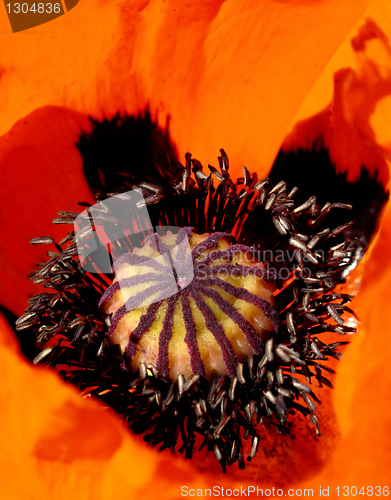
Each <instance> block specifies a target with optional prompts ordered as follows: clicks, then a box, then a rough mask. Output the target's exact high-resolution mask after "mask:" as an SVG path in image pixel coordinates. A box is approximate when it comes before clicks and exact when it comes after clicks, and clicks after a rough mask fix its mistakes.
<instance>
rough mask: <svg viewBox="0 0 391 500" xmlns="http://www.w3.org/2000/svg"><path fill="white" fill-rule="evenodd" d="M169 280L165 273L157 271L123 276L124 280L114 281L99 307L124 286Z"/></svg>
mask: <svg viewBox="0 0 391 500" xmlns="http://www.w3.org/2000/svg"><path fill="white" fill-rule="evenodd" d="M165 280H167V276H166V275H165V274H156V273H146V274H138V275H136V276H131V277H130V278H123V279H122V280H119V281H116V282H115V283H113V284H112V285H111V286H110V287H109V288H108V289H107V290H106V291H105V293H104V294H103V295H102V298H101V299H100V301H99V307H101V306H102V304H105V303H106V302H109V301H110V300H111V299H112V298H113V296H114V294H115V292H118V291H119V290H121V289H122V288H129V287H132V286H135V285H139V284H141V283H150V282H154V281H165Z"/></svg>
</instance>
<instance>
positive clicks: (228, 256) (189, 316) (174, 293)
mask: <svg viewBox="0 0 391 500" xmlns="http://www.w3.org/2000/svg"><path fill="white" fill-rule="evenodd" d="M191 231H192V229H191V228H183V229H181V230H180V231H179V233H178V235H177V236H176V240H175V244H176V248H175V249H174V250H173V249H171V248H168V247H167V246H166V244H165V242H164V237H163V238H162V237H160V236H158V235H150V236H148V237H147V238H146V240H145V241H148V242H149V243H150V244H151V243H152V245H155V247H156V249H157V250H156V251H157V252H158V254H159V255H158V257H160V255H162V254H161V253H160V252H162V251H163V252H164V256H165V262H170V266H168V265H167V266H165V265H161V264H160V263H158V262H156V261H154V259H153V258H151V257H149V258H144V256H142V255H134V254H125V255H124V256H122V257H121V259H119V261H120V262H122V263H124V262H126V263H127V264H128V265H130V266H139V265H141V266H145V265H148V266H149V267H151V268H152V269H153V270H152V271H151V272H148V273H144V274H140V275H136V276H131V277H129V278H122V279H121V281H120V282H116V283H114V284H113V285H112V286H111V287H110V288H109V289H108V290H107V291H106V292H105V294H104V295H103V297H102V299H101V303H102V304H107V303H108V302H109V301H110V300H111V299H112V298H113V296H114V294H115V292H117V291H119V290H120V289H121V288H122V287H123V286H124V287H125V288H132V287H133V286H136V285H140V284H142V283H145V284H151V285H152V283H153V282H157V283H156V284H153V285H152V286H149V287H148V288H145V289H144V290H142V291H138V292H137V293H135V294H134V295H133V296H132V297H130V299H129V300H128V301H127V302H126V304H124V305H123V306H122V307H120V308H119V309H118V310H117V311H116V312H115V314H114V316H113V318H112V326H111V327H110V329H109V331H108V336H111V335H112V334H113V333H114V331H115V329H116V328H117V327H118V324H119V322H120V320H121V319H122V318H123V317H124V316H125V314H126V313H127V312H128V311H129V310H130V309H134V308H135V306H137V304H140V303H141V302H142V301H143V300H146V299H147V298H148V297H149V296H151V295H152V294H153V293H156V292H158V291H160V292H161V294H160V296H159V300H158V301H156V302H154V303H153V304H151V305H150V306H149V307H148V309H147V312H146V313H145V314H143V315H142V316H141V318H140V320H139V323H138V326H137V327H136V328H135V330H133V332H132V333H131V334H130V338H129V342H128V345H127V347H126V350H125V358H126V361H127V365H128V366H130V365H131V359H132V358H133V357H134V356H135V355H136V353H137V350H138V345H139V342H140V340H141V338H142V337H143V336H144V335H148V333H149V332H150V331H151V327H152V324H153V322H154V320H155V319H156V317H157V314H158V313H159V308H160V306H161V305H162V304H163V303H165V304H166V312H165V316H164V320H163V323H162V326H161V329H160V331H159V332H155V331H154V337H153V338H151V342H153V343H155V342H157V341H158V344H159V345H158V359H157V366H156V368H157V370H158V371H159V373H161V375H163V376H169V367H170V359H169V349H168V347H169V343H170V340H171V338H172V334H173V328H174V314H175V308H176V306H177V304H178V303H179V301H180V303H181V304H182V314H183V320H184V326H185V332H184V333H185V335H184V341H185V343H186V345H187V350H188V354H189V358H190V366H191V370H192V372H193V373H194V374H197V375H200V376H203V377H205V366H204V364H203V362H202V359H201V353H200V350H199V346H198V340H197V336H198V329H197V324H196V322H195V320H194V316H193V311H192V307H194V306H192V305H191V304H190V300H189V297H191V298H192V300H193V301H194V302H195V305H196V307H197V309H198V310H199V311H200V312H201V313H202V315H203V317H204V320H205V326H206V328H207V329H208V330H209V331H210V332H211V333H212V334H213V336H214V338H215V339H216V342H217V344H218V345H219V347H220V350H221V355H222V360H223V362H224V364H225V366H226V370H227V372H228V373H229V375H230V376H232V377H233V376H235V375H236V368H237V363H238V360H237V356H236V352H235V350H234V348H233V347H232V345H231V343H230V341H229V340H228V338H227V336H226V334H225V331H224V328H223V326H222V325H221V324H220V322H219V320H218V319H217V317H216V315H215V313H214V312H213V311H212V309H211V308H210V307H209V305H208V304H207V302H206V301H205V300H204V298H206V297H208V298H209V299H212V300H213V301H214V303H215V304H216V305H217V306H218V308H219V309H220V310H221V311H222V312H223V313H224V314H225V315H226V316H227V317H229V318H230V319H231V320H232V321H233V322H234V323H235V324H236V325H238V327H239V328H240V330H241V331H242V332H243V333H244V334H245V336H246V339H247V342H248V344H249V346H250V347H251V349H252V350H253V353H254V354H257V355H262V354H263V352H264V343H263V341H262V339H261V337H260V335H259V333H258V332H257V331H256V329H255V328H254V327H253V326H252V325H251V323H250V322H249V320H248V319H246V318H245V317H244V316H243V315H242V314H241V313H240V312H239V311H238V310H237V309H236V308H235V307H234V306H233V305H232V304H231V303H230V302H229V301H228V300H226V299H225V298H224V297H223V296H222V295H221V294H220V293H219V292H218V291H217V290H216V287H218V288H220V289H221V290H223V291H224V292H226V293H228V294H229V295H231V296H232V297H235V298H237V299H241V300H244V301H246V302H248V303H250V304H253V305H255V306H256V307H257V308H258V309H259V310H260V311H261V312H262V313H263V314H264V315H265V316H266V317H267V318H268V319H270V320H271V322H272V324H273V325H274V329H275V331H276V332H278V329H279V318H278V313H277V311H276V310H275V309H274V307H273V306H272V305H271V304H270V303H269V302H268V301H267V300H265V299H262V298H261V297H259V296H258V295H254V294H252V293H251V292H249V291H248V290H246V289H245V288H243V287H236V286H234V285H232V284H231V283H229V282H227V281H224V280H223V279H221V278H220V277H218V275H219V274H220V275H221V274H222V273H228V274H229V275H231V276H242V277H245V276H249V275H255V276H257V277H259V278H261V279H263V280H265V281H267V282H275V281H276V280H275V276H274V274H273V273H270V272H268V271H266V270H264V269H261V268H260V267H256V266H251V265H245V264H236V265H235V264H232V259H233V258H234V257H235V256H236V255H237V254H239V253H244V254H247V253H249V252H251V253H252V252H253V249H252V248H251V247H247V246H245V245H238V244H235V240H234V238H233V236H232V235H230V234H228V233H221V232H219V233H212V234H211V235H209V236H208V237H207V238H206V239H205V240H204V241H202V242H201V243H199V244H198V245H196V246H195V248H193V250H192V251H191V252H190V251H189V246H188V241H189V240H190V239H191V235H192V233H191ZM222 239H227V240H228V241H229V242H230V243H231V244H232V246H231V247H230V248H228V249H225V250H219V249H218V242H219V241H220V240H222ZM154 242H155V243H154ZM213 249H215V250H214V251H213ZM210 250H212V251H211V252H209V253H208V254H207V255H202V254H203V253H204V252H208V251H210ZM197 259H198V260H197ZM221 259H223V260H225V261H227V263H226V264H221V263H219V264H215V262H216V260H220V262H221ZM116 266H118V261H117V264H116ZM189 270H190V271H193V270H194V278H193V279H192V280H189V279H188V278H189V275H190V273H189ZM162 272H163V273H162ZM186 280H187V281H186ZM183 283H184V286H182V284H183ZM171 288H172V290H171ZM167 290H168V291H171V293H170V295H168V294H167ZM157 339H158V340H157Z"/></svg>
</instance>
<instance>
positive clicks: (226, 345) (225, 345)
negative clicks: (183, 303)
mask: <svg viewBox="0 0 391 500" xmlns="http://www.w3.org/2000/svg"><path fill="white" fill-rule="evenodd" d="M190 296H191V297H192V298H193V299H194V300H195V303H196V304H197V307H198V309H199V310H200V311H201V313H202V315H203V316H204V318H205V325H206V327H207V328H208V330H209V331H210V332H211V333H212V334H213V336H214V338H215V339H216V342H217V343H218V345H219V347H220V349H221V353H222V356H223V360H224V363H225V366H226V368H227V371H228V374H229V376H230V377H234V376H235V374H236V365H237V363H238V360H237V357H236V353H235V351H234V349H233V347H232V346H231V344H230V342H229V340H228V339H227V337H226V335H225V331H224V328H223V327H222V326H221V325H220V323H219V322H218V321H217V319H216V316H215V315H214V313H213V311H212V310H211V309H210V307H209V306H208V305H207V304H206V302H205V301H204V299H203V298H202V297H201V296H200V295H199V293H198V292H197V291H195V290H191V292H190Z"/></svg>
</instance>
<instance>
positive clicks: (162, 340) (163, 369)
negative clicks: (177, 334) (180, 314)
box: [156, 295, 177, 376]
mask: <svg viewBox="0 0 391 500" xmlns="http://www.w3.org/2000/svg"><path fill="white" fill-rule="evenodd" d="M176 305H177V296H176V295H173V296H172V297H170V298H169V299H167V309H166V314H165V316H164V321H163V327H162V332H161V334H160V337H159V353H158V357H157V365H156V368H157V369H158V371H159V373H160V374H161V375H167V376H168V375H169V372H170V366H169V365H170V360H169V356H168V343H169V342H170V340H171V337H172V328H173V325H174V312H175V307H176Z"/></svg>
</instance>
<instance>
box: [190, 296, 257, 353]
mask: <svg viewBox="0 0 391 500" xmlns="http://www.w3.org/2000/svg"><path fill="white" fill-rule="evenodd" d="M200 292H201V293H202V294H204V295H206V296H207V297H210V298H211V299H212V300H213V301H214V302H215V303H216V304H217V305H218V306H219V308H220V309H221V310H222V311H223V313H224V314H226V315H227V316H228V317H229V318H230V319H232V321H234V322H235V323H236V324H237V325H238V326H239V328H240V329H241V330H242V332H243V333H244V334H245V335H246V339H247V342H248V343H249V345H250V347H251V348H252V349H253V351H254V354H259V355H261V354H263V351H264V345H263V342H262V340H261V338H260V337H259V333H258V332H257V331H256V330H255V328H254V327H253V326H251V324H250V323H249V321H247V320H246V318H244V317H243V316H242V315H241V314H240V313H239V312H238V310H237V309H236V308H235V307H234V306H233V305H232V304H231V303H230V302H228V300H225V299H224V298H223V297H222V296H221V295H220V294H219V293H218V292H216V290H213V289H212V288H207V287H202V288H201V289H200Z"/></svg>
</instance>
